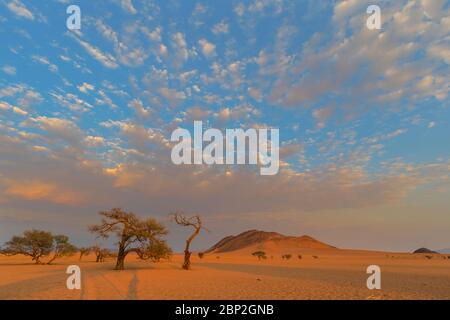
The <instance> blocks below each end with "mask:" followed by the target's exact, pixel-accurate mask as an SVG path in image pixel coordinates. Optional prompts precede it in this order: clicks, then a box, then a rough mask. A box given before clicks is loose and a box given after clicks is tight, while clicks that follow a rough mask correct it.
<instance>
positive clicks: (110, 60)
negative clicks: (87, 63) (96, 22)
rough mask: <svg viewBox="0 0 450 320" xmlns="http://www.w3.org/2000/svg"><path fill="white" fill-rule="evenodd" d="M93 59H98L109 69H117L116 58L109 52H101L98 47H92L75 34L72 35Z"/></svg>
mask: <svg viewBox="0 0 450 320" xmlns="http://www.w3.org/2000/svg"><path fill="white" fill-rule="evenodd" d="M72 38H74V39H75V40H76V41H77V42H78V43H79V44H80V45H81V46H82V47H83V48H84V49H85V50H86V52H87V53H89V54H90V55H91V56H92V57H93V58H94V59H96V60H97V61H99V62H100V63H101V64H102V65H103V66H105V67H107V68H110V69H117V68H118V67H119V65H118V63H117V61H116V59H115V58H114V57H113V56H112V55H110V54H109V53H104V52H102V51H101V50H100V49H99V48H96V47H94V46H93V45H91V44H90V43H88V42H86V41H83V40H81V39H80V38H78V37H77V36H72Z"/></svg>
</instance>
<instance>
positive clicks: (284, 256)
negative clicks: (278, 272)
mask: <svg viewBox="0 0 450 320" xmlns="http://www.w3.org/2000/svg"><path fill="white" fill-rule="evenodd" d="M281 258H282V259H283V260H284V259H286V260H289V259H290V258H292V254H283V255H282V256H281Z"/></svg>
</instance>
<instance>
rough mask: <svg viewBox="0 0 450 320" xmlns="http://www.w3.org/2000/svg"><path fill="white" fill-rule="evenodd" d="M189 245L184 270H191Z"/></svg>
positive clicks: (185, 252) (185, 251)
mask: <svg viewBox="0 0 450 320" xmlns="http://www.w3.org/2000/svg"><path fill="white" fill-rule="evenodd" d="M188 248H189V245H187V248H186V250H184V263H183V267H182V268H183V269H184V270H189V269H191V252H189V249H188Z"/></svg>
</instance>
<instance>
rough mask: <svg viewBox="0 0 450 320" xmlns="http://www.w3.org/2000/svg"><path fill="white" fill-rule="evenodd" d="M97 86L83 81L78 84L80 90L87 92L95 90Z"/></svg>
mask: <svg viewBox="0 0 450 320" xmlns="http://www.w3.org/2000/svg"><path fill="white" fill-rule="evenodd" d="M94 89H95V87H94V86H93V85H92V84H89V83H87V82H83V84H82V85H79V86H78V90H80V91H81V92H83V93H87V92H88V91H93V90H94Z"/></svg>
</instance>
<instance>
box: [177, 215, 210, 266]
mask: <svg viewBox="0 0 450 320" xmlns="http://www.w3.org/2000/svg"><path fill="white" fill-rule="evenodd" d="M172 216H173V219H174V221H175V222H176V223H177V224H178V225H180V226H183V227H193V228H194V232H193V233H192V234H191V235H190V236H189V238H188V239H187V240H186V246H185V248H184V262H183V265H182V268H183V269H184V270H189V269H191V254H192V252H191V251H190V249H189V247H190V245H191V242H192V240H194V238H195V237H196V236H198V234H199V233H200V231H201V230H202V229H204V230H206V229H205V228H204V227H203V226H202V220H201V219H200V216H198V215H195V216H193V217H186V216H185V215H183V214H182V213H180V212H175V213H173V214H172Z"/></svg>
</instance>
